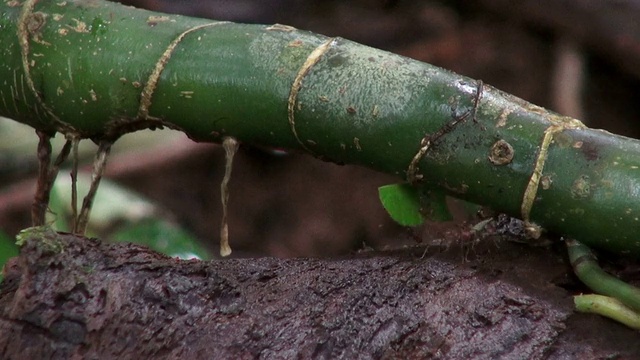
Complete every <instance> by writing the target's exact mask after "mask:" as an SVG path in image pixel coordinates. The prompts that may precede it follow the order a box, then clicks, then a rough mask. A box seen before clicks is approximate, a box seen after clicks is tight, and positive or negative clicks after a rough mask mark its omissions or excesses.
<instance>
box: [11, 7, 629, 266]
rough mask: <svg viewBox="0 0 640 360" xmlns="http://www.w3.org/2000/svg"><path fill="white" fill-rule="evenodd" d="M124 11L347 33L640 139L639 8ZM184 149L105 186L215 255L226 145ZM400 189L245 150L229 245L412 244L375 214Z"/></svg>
mask: <svg viewBox="0 0 640 360" xmlns="http://www.w3.org/2000/svg"><path fill="white" fill-rule="evenodd" d="M123 3H126V4H128V5H133V6H136V7H142V8H147V9H152V10H157V11H162V12H168V13H180V14H186V15H191V16H199V17H208V18H212V19H217V20H231V21H237V22H246V23H266V24H271V23H282V24H287V25H292V26H295V27H297V28H301V29H306V30H311V31H314V32H318V33H322V34H325V35H329V36H341V37H344V38H348V39H351V40H354V41H357V42H360V43H363V44H366V45H370V46H373V47H377V48H381V49H384V50H388V51H392V52H395V53H399V54H401V55H405V56H409V57H412V58H414V59H418V60H421V61H426V62H430V63H432V64H435V65H438V66H441V67H445V68H448V69H451V70H453V71H455V72H458V73H461V74H464V75H467V76H470V77H473V78H477V79H482V80H483V81H484V82H485V83H488V84H491V85H493V86H495V87H498V88H500V89H502V90H505V91H507V92H510V93H513V94H514V95H517V96H519V97H521V98H524V99H526V100H528V101H530V102H533V103H535V104H537V105H541V106H544V107H547V108H551V109H553V110H556V111H558V112H560V113H563V114H566V115H571V116H574V117H577V118H580V119H582V120H583V121H584V122H585V123H587V125H588V126H590V127H595V128H604V129H607V130H609V131H611V132H615V133H619V134H623V135H627V136H630V137H635V138H638V137H640V126H639V123H638V115H639V114H640V91H639V89H640V81H639V77H640V21H638V19H640V1H606V2H605V1H595V0H594V1H587V0H557V1H554V0H543V1H529V0H523V1H506V0H481V1H464V0H458V1H404V0H350V1H348V0H341V1H327V0H322V1H320V0H267V1H264V0H262V1H259V0H227V1H225V0H208V1H204V0H200V1H187V0H185V1H169V0H166V1H165V0H138V1H126V2H123ZM129 136H136V135H129ZM183 140H184V139H183ZM180 144H181V145H180V146H174V145H172V146H168V147H164V148H161V150H153V151H146V152H145V149H137V150H132V151H131V152H126V151H125V152H123V153H122V154H120V155H118V154H115V155H114V156H113V158H112V159H111V162H110V165H109V170H108V172H107V176H108V177H110V178H111V179H114V180H116V181H118V182H119V183H121V184H124V185H127V186H129V187H131V188H133V189H134V190H136V191H139V192H141V193H142V194H144V195H146V196H148V197H149V198H151V199H153V200H155V201H157V202H158V203H160V204H161V206H163V207H165V208H167V209H170V210H172V212H173V213H174V216H175V219H176V221H177V222H178V223H179V224H181V225H183V226H185V227H186V228H188V229H190V230H191V231H193V232H194V233H195V234H196V235H197V236H198V238H200V239H202V240H203V241H205V242H206V243H208V244H209V245H210V246H211V247H212V248H213V247H215V246H216V244H217V243H216V241H217V239H218V235H217V234H218V231H219V219H220V212H221V210H220V200H219V182H220V180H221V178H222V172H223V169H224V165H223V160H224V155H223V153H222V151H221V149H220V148H219V147H217V146H212V145H201V144H192V143H190V142H188V140H184V141H183V142H181V143H180ZM32 151H33V154H35V149H33V150H32ZM32 158H33V160H35V155H34V156H32ZM9 163H11V161H9V160H6V161H4V162H3V163H1V164H0V170H2V174H0V184H1V185H2V192H0V227H1V228H2V229H5V230H6V231H7V232H8V233H11V234H13V233H15V232H16V231H18V230H19V229H20V228H24V227H26V226H29V218H28V204H29V202H30V196H31V194H32V190H31V188H30V187H29V186H32V185H28V184H32V183H29V181H31V180H29V179H32V178H33V176H34V175H33V174H34V170H35V165H34V163H33V162H28V161H26V162H22V163H21V165H20V166H16V165H15V164H14V165H12V166H9V165H8V164H9ZM11 169H13V170H11ZM24 179H27V180H24ZM393 181H395V179H393V178H390V177H388V176H386V175H381V174H377V173H374V172H371V171H369V170H366V169H362V168H358V167H351V166H337V165H333V164H328V163H323V162H321V161H317V160H313V159H312V158H310V157H307V156H302V155H286V156H280V155H273V154H272V153H271V152H269V151H266V150H265V149H254V148H247V147H243V149H242V151H241V153H240V155H239V158H238V161H237V163H236V167H235V168H234V173H233V175H232V184H231V207H230V232H231V242H232V247H233V248H234V251H236V254H241V255H242V254H245V255H256V254H260V255H274V256H280V257H289V256H310V255H319V256H322V255H336V254H345V253H348V252H351V251H356V250H358V249H362V248H366V247H374V248H382V247H385V246H399V245H401V244H411V243H414V241H415V240H414V238H415V237H416V234H408V233H407V230H406V229H403V228H400V227H398V226H396V225H394V224H393V223H392V222H391V221H390V220H389V219H388V217H387V216H386V214H385V212H384V210H383V209H382V207H381V206H380V205H379V203H378V199H377V191H376V188H377V186H379V185H383V184H385V183H389V182H393ZM21 182H22V183H21ZM16 184H18V185H16ZM20 184H22V185H20ZM20 186H22V187H20ZM16 189H18V190H16ZM25 189H26V190H25ZM449 230H450V229H449ZM449 230H447V228H444V229H443V228H434V227H431V228H426V229H422V230H419V231H417V237H418V238H420V237H422V238H425V239H426V241H431V240H433V239H440V238H443V237H446V236H447V232H448V231H449Z"/></svg>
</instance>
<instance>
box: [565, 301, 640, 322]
mask: <svg viewBox="0 0 640 360" xmlns="http://www.w3.org/2000/svg"><path fill="white" fill-rule="evenodd" d="M573 302H574V304H575V306H576V310H578V311H580V312H585V313H591V314H598V315H602V316H606V317H608V318H610V319H613V320H615V321H617V322H620V323H623V324H625V325H627V326H628V327H630V328H632V329H636V330H640V314H639V313H637V312H635V311H633V310H632V309H630V308H628V307H626V306H625V305H624V304H623V303H621V302H620V301H618V300H616V299H613V298H610V297H608V296H602V295H593V294H592V295H577V296H574V297H573Z"/></svg>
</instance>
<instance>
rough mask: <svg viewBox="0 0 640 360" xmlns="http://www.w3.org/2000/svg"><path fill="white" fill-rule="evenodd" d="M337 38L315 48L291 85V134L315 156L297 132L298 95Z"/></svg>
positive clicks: (289, 111)
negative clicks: (304, 80) (314, 67)
mask: <svg viewBox="0 0 640 360" xmlns="http://www.w3.org/2000/svg"><path fill="white" fill-rule="evenodd" d="M336 39H337V38H329V39H327V41H325V42H324V43H322V44H320V46H318V47H317V48H315V49H314V50H313V51H312V52H311V53H310V54H309V56H308V57H307V59H306V60H305V62H304V63H303V64H302V67H300V70H298V73H297V74H296V77H295V79H294V80H293V84H292V85H291V91H290V92H289V100H288V101H287V114H288V118H289V125H290V126H291V132H292V133H293V136H294V137H295V138H296V141H298V144H300V146H302V148H303V149H305V150H306V151H308V152H310V153H312V154H313V151H311V149H309V148H308V147H307V145H305V144H304V142H303V141H302V140H300V137H299V136H298V132H297V131H296V121H295V108H296V99H297V98H298V94H299V93H300V89H301V88H302V80H303V79H304V77H305V76H307V74H308V73H309V71H310V70H311V68H312V67H313V66H314V65H315V64H317V63H318V62H319V61H320V59H321V58H322V55H324V53H326V52H327V51H328V50H329V48H330V47H331V46H332V45H333V44H335V42H336Z"/></svg>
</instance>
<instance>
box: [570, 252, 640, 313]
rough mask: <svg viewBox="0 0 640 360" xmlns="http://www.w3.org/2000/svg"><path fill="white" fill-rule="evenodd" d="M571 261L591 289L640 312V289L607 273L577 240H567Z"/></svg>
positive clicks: (574, 268) (579, 276)
mask: <svg viewBox="0 0 640 360" xmlns="http://www.w3.org/2000/svg"><path fill="white" fill-rule="evenodd" d="M567 248H568V249H569V261H571V266H573V271H574V272H575V273H576V275H577V276H578V278H579V279H580V281H582V282H583V283H585V285H587V286H588V287H589V288H590V289H591V290H593V291H595V292H597V293H599V294H603V295H607V296H610V297H612V298H615V299H617V300H619V301H620V302H621V303H623V304H624V305H626V306H627V307H629V308H630V309H632V310H634V311H636V312H638V313H640V289H639V288H637V287H635V286H632V285H629V284H627V283H625V282H624V281H621V280H619V279H617V278H615V277H613V276H611V275H609V274H607V273H606V272H605V271H604V270H602V268H600V266H599V265H598V262H597V261H596V258H595V257H594V256H593V254H592V253H591V250H589V248H588V247H586V246H585V245H583V244H581V243H580V242H578V241H576V240H571V239H569V240H567Z"/></svg>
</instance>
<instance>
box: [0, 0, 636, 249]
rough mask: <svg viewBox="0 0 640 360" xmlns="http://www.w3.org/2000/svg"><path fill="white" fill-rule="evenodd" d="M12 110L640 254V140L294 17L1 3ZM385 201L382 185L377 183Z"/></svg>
mask: <svg viewBox="0 0 640 360" xmlns="http://www.w3.org/2000/svg"><path fill="white" fill-rule="evenodd" d="M0 10H1V11H0V29H2V30H0V43H1V44H2V48H1V49H0V53H1V54H2V59H3V60H2V62H0V115H1V116H5V117H9V118H12V119H15V120H16V121H19V122H22V123H25V124H29V125H31V126H33V127H34V128H36V129H38V130H40V131H45V132H52V131H58V132H62V133H64V134H65V135H66V136H68V137H70V138H76V137H81V138H92V139H94V140H96V141H111V140H114V139H116V138H118V137H119V136H121V135H123V134H125V133H128V132H132V131H135V130H139V129H144V128H158V127H170V128H174V129H178V130H181V131H183V132H185V133H186V134H187V135H188V136H189V137H191V138H192V139H194V140H197V141H210V142H221V141H222V139H223V138H224V137H227V136H229V137H233V138H236V139H238V140H239V141H241V142H245V143H252V144H261V145H267V146H274V147H280V148H287V149H293V150H301V151H306V152H308V153H310V154H312V155H314V156H316V157H319V158H322V159H325V160H329V161H333V162H336V163H350V164H360V165H364V166H367V167H370V168H373V169H376V170H379V171H383V172H387V173H390V174H395V175H397V176H398V177H399V178H403V179H407V180H409V181H411V182H414V183H416V184H419V185H421V186H428V187H433V186H436V187H440V188H442V189H445V190H446V191H447V192H448V193H449V194H450V195H453V196H456V197H459V198H463V199H466V200H469V201H472V202H475V203H480V204H484V205H488V206H491V207H493V208H494V209H496V210H498V211H502V212H505V213H508V214H511V215H515V216H518V217H521V218H523V219H524V220H525V221H527V223H528V225H529V230H530V234H531V235H532V236H537V235H538V234H539V232H540V230H541V227H542V228H544V229H547V230H550V231H553V232H557V233H561V234H564V235H566V236H568V237H572V238H577V239H580V241H581V242H583V243H585V244H587V245H589V246H595V247H599V248H603V249H607V250H610V251H615V252H618V253H624V254H634V255H636V256H638V255H640V240H639V239H640V226H638V224H639V223H640V207H638V205H637V204H639V203H640V192H639V191H637V189H640V176H638V174H639V173H640V142H638V141H637V140H633V139H629V138H625V137H621V136H616V135H613V134H610V133H607V132H604V131H600V130H592V129H587V128H585V127H584V126H583V125H582V124H581V123H580V122H579V121H577V120H573V119H570V118H566V117H562V116H559V115H557V114H554V113H551V112H549V111H547V110H545V109H542V108H540V107H537V106H535V105H532V104H529V103H527V102H525V101H523V100H521V99H518V98H515V97H513V96H511V95H509V94H506V93H503V92H501V91H499V90H497V89H495V88H493V87H491V86H488V85H484V84H482V83H481V82H477V81H475V80H472V79H469V78H466V77H463V76H460V75H457V74H454V73H451V72H449V71H446V70H443V69H440V68H437V67H434V66H432V65H429V64H425V63H422V62H418V61H414V60H411V59H408V58H406V57H402V56H398V55H394V54H390V53H387V52H384V51H380V50H376V49H372V48H369V47H366V46H363V45H359V44H356V43H353V42H351V41H348V40H345V39H342V38H327V37H325V36H322V35H316V34H312V33H309V32H305V31H300V30H297V29H294V28H291V27H288V26H283V25H271V26H263V25H243V24H232V23H225V22H215V21H209V20H203V19H195V18H189V17H184V16H177V15H164V14H159V13H154V12H149V11H145V10H136V9H132V8H130V7H124V6H122V5H118V4H114V3H109V2H105V1H100V0H93V1H86V2H84V1H74V2H70V1H68V2H60V1H47V0H41V1H37V2H36V1H34V0H27V1H24V2H16V1H5V2H3V3H2V4H1V5H0ZM372 196H375V195H373V194H372Z"/></svg>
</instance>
